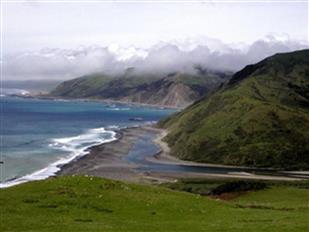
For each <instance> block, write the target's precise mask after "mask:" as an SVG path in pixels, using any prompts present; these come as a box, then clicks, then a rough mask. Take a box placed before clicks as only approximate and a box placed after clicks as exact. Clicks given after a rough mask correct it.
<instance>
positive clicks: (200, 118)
mask: <svg viewBox="0 0 309 232" xmlns="http://www.w3.org/2000/svg"><path fill="white" fill-rule="evenodd" d="M308 58H309V50H302V51H296V52H292V53H285V54H277V55H274V56H272V57H269V58H267V59H265V60H263V61H261V62H259V63H257V64H254V65H249V66H247V67H245V68H244V69H243V70H241V71H239V72H237V73H235V74H234V75H233V77H232V79H231V80H230V81H229V83H228V84H227V85H226V86H225V87H224V88H221V89H220V90H218V91H217V92H216V93H214V94H212V95H211V96H210V97H206V98H204V99H202V100H200V101H198V102H196V103H195V104H193V105H191V106H190V107H188V108H187V109H185V110H184V111H182V112H180V113H177V114H176V115H173V116H171V117H169V118H168V119H166V120H164V121H162V122H160V123H159V126H161V127H164V128H167V129H168V130H169V134H168V135H167V136H166V137H165V140H166V141H167V142H168V144H169V145H170V147H171V151H172V152H171V153H172V155H175V156H177V157H179V158H181V159H185V160H194V161H198V162H209V163H223V164H231V165H246V166H257V167H276V168H285V169H308V168H309V144H308V141H309V59H308Z"/></svg>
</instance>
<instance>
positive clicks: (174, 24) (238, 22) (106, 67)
mask: <svg viewBox="0 0 309 232" xmlns="http://www.w3.org/2000/svg"><path fill="white" fill-rule="evenodd" d="M2 41H3V43H2V44H3V45H2V56H3V58H2V66H3V67H2V68H3V73H4V79H70V78H73V77H76V76H80V75H84V74H88V73H92V72H106V73H112V74H118V73H121V72H122V71H123V70H125V69H126V68H128V67H136V68H137V69H138V70H142V71H144V72H149V71H152V72H154V71H158V70H161V71H162V70H163V71H165V72H171V71H176V70H179V69H181V70H182V71H190V67H192V65H202V66H205V67H207V68H212V69H226V70H234V71H235V70H237V69H240V68H242V67H243V66H244V65H246V64H249V63H250V62H257V61H258V60H259V59H262V58H264V57H266V56H268V55H272V54H274V53H276V52H285V51H292V50H297V49H302V48H306V47H307V46H308V42H307V41H308V3H307V2H306V1H294V2H293V1H292V2H289V3H287V2H283V1H279V0H277V1H272V2H268V3H265V2H255V3H248V2H244V1H243V2H240V1H238V2H235V1H232V2H228V1H224V2H218V1H216V0H213V1H204V2H197V1H195V2H194V3H188V2H178V3H175V2H174V3H171V2H162V1H161V2H157V3H153V2H152V3H151V2H147V3H145V2H139V1H135V2H130V3H124V2H123V1H122V2H121V3H119V2H118V3H117V1H109V2H105V3H98V2H92V3H91V2H79V3H76V2H75V3H73V2H71V3H70V2H66V3H59V2H58V3H55V2H54V3H52V2H42V1H41V2H40V1H28V2H23V3H13V2H10V1H9V0H7V1H5V2H3V3H2Z"/></svg>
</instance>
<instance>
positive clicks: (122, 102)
mask: <svg viewBox="0 0 309 232" xmlns="http://www.w3.org/2000/svg"><path fill="white" fill-rule="evenodd" d="M12 96H14V97H21V98H33V99H41V100H68V101H70V100H71V101H74V100H75V101H83V102H99V103H105V104H123V105H133V106H146V107H153V108H162V109H171V110H182V109H184V108H185V107H177V106H169V105H161V104H149V103H141V102H131V101H121V100H113V99H99V98H98V99H96V98H71V97H57V96H51V95H40V94H31V93H30V94H28V95H12Z"/></svg>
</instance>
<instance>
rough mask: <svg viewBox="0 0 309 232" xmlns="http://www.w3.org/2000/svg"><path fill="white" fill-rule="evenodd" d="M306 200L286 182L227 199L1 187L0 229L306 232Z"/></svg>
mask: <svg viewBox="0 0 309 232" xmlns="http://www.w3.org/2000/svg"><path fill="white" fill-rule="evenodd" d="M212 182H213V181H212ZM211 184H212V185H213V183H211ZM191 185H192V184H191ZM198 185H199V188H203V186H204V185H205V186H206V187H207V186H208V185H207V183H205V184H204V182H202V183H201V182H199V183H198ZM306 186H307V185H306ZM172 187H173V188H175V189H177V187H176V186H172ZM307 200H308V189H305V188H301V187H296V186H288V185H282V186H281V185H278V186H271V187H269V188H267V189H264V190H259V191H250V192H248V193H246V194H244V193H243V194H242V195H241V196H240V197H237V198H234V199H232V200H230V201H222V200H216V199H211V198H209V197H206V196H204V197H202V196H200V195H196V194H190V193H186V192H177V191H172V190H170V189H167V188H163V187H155V186H147V185H136V184H127V183H123V182H118V181H111V180H106V179H101V178H96V177H80V176H75V177H60V178H59V177H58V178H49V179H47V180H44V181H34V182H30V183H26V184H21V185H18V186H14V187H10V188H7V189H1V191H0V212H1V220H0V231H2V232H5V231H23V232H24V231H40V232H42V231H74V232H78V231H81V232H85V231H110V232H112V231H117V232H120V231H125V232H128V231H132V232H133V231H134V232H139V231H149V232H150V231H156V232H157V231H164V232H166V231H169V232H173V231H237V232H241V231H245V232H253V231H265V232H266V231H281V232H283V231H288V232H292V231H295V232H296V231H308V209H309V208H308V205H307Z"/></svg>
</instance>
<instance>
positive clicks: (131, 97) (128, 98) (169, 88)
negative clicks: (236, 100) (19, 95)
mask: <svg viewBox="0 0 309 232" xmlns="http://www.w3.org/2000/svg"><path fill="white" fill-rule="evenodd" d="M230 76H231V73H225V72H215V71H204V72H203V73H197V74H195V75H192V74H187V73H179V72H176V73H171V74H169V75H165V76H163V77H162V76H156V75H152V74H145V75H137V74H132V72H127V73H125V74H124V75H122V76H116V77H115V76H109V75H105V74H93V75H89V76H83V77H80V78H76V79H73V80H70V81H66V82H63V83H61V84H60V85H58V86H57V87H56V88H55V89H54V90H53V91H51V93H50V95H51V96H54V97H65V98H90V99H103V100H114V101H121V102H128V103H141V104H151V105H160V106H165V107H181V108H184V107H186V106H188V105H190V104H192V103H193V102H194V101H196V100H198V99H200V98H201V97H203V96H205V95H206V94H209V93H210V92H211V91H213V90H215V89H216V88H218V87H219V86H220V85H221V84H222V83H225V82H226V81H227V80H229V78H230Z"/></svg>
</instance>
